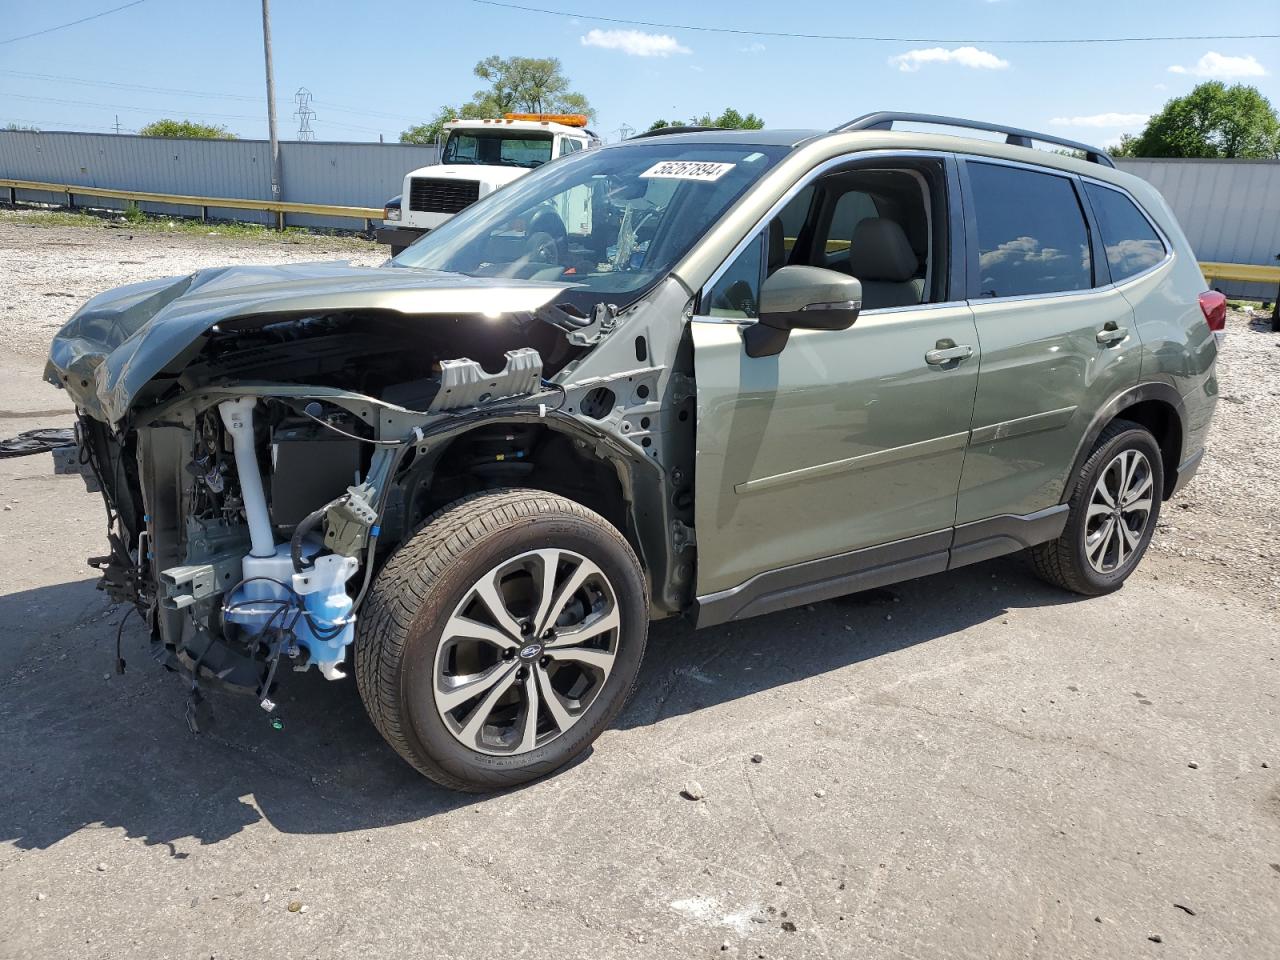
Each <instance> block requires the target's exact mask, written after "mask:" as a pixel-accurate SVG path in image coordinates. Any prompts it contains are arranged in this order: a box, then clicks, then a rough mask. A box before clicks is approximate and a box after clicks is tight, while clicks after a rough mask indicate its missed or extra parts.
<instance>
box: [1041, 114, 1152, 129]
mask: <svg viewBox="0 0 1280 960" xmlns="http://www.w3.org/2000/svg"><path fill="white" fill-rule="evenodd" d="M1148 119H1149V118H1148V115H1147V114H1145V113H1094V114H1090V115H1089V116H1087V117H1054V118H1053V119H1052V120H1050V121H1049V122H1050V123H1051V124H1053V125H1054V126H1055V127H1136V126H1138V124H1140V123H1146V122H1147V120H1148Z"/></svg>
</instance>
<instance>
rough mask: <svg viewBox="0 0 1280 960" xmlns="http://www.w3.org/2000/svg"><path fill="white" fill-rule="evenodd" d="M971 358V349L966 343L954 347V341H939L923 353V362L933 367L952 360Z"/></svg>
mask: <svg viewBox="0 0 1280 960" xmlns="http://www.w3.org/2000/svg"><path fill="white" fill-rule="evenodd" d="M972 356H973V347H971V346H969V345H968V344H967V343H965V344H960V345H959V346H957V345H956V342H955V341H954V340H939V341H938V344H937V346H936V347H935V348H934V349H933V350H930V351H928V352H927V353H925V355H924V362H925V363H928V364H931V365H932V366H935V367H940V366H942V365H943V364H944V363H950V362H951V361H952V360H968V359H969V358H970V357H972Z"/></svg>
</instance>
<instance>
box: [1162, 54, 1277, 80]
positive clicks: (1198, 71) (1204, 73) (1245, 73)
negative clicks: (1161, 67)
mask: <svg viewBox="0 0 1280 960" xmlns="http://www.w3.org/2000/svg"><path fill="white" fill-rule="evenodd" d="M1169 72H1170V73H1188V74H1190V75H1191V76H1193V77H1217V78H1218V79H1220V80H1231V79H1234V78H1235V77H1265V76H1266V75H1267V68H1266V67H1264V66H1263V65H1262V64H1260V63H1259V62H1258V60H1257V58H1256V57H1255V56H1254V55H1253V54H1251V53H1250V54H1246V55H1245V56H1243V57H1227V56H1223V55H1222V54H1221V53H1215V52H1214V51H1213V50H1210V51H1209V52H1208V53H1206V54H1205V55H1204V56H1203V57H1201V58H1200V59H1199V60H1197V61H1196V62H1195V64H1194V65H1193V66H1190V67H1182V66H1179V65H1178V64H1176V63H1175V64H1174V65H1173V66H1172V67H1170V68H1169Z"/></svg>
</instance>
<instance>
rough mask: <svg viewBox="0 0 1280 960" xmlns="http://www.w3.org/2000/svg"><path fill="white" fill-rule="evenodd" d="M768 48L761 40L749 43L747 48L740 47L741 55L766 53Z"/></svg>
mask: <svg viewBox="0 0 1280 960" xmlns="http://www.w3.org/2000/svg"><path fill="white" fill-rule="evenodd" d="M766 49H767V48H766V47H765V45H764V44H763V43H761V42H760V41H759V40H756V41H754V42H753V43H748V44H747V45H746V46H745V47H739V48H738V52H739V53H764V52H765V50H766Z"/></svg>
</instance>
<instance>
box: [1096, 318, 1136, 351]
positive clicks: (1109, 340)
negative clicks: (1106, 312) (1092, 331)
mask: <svg viewBox="0 0 1280 960" xmlns="http://www.w3.org/2000/svg"><path fill="white" fill-rule="evenodd" d="M1128 336H1129V328H1128V327H1122V326H1120V325H1119V324H1117V323H1116V322H1115V321H1114V320H1108V321H1107V322H1106V323H1105V324H1103V326H1102V329H1101V330H1099V331H1098V342H1099V343H1101V344H1103V345H1104V346H1110V345H1111V344H1113V343H1119V342H1120V341H1121V340H1124V339H1125V338H1126V337H1128Z"/></svg>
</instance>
